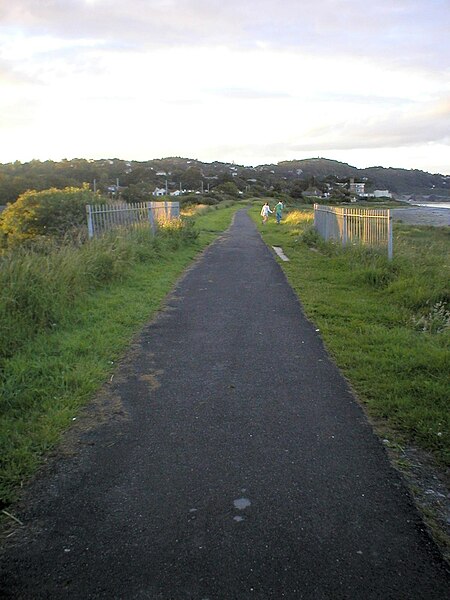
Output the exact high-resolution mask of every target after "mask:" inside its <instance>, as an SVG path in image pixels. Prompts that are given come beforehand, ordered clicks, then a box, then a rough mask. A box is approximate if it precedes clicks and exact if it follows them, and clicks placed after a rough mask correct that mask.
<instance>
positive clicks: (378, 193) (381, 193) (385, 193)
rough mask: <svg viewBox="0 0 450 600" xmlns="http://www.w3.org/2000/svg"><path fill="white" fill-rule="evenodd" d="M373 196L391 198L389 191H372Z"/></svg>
mask: <svg viewBox="0 0 450 600" xmlns="http://www.w3.org/2000/svg"><path fill="white" fill-rule="evenodd" d="M373 195H374V197H375V198H392V194H391V192H390V191H389V190H374V192H373Z"/></svg>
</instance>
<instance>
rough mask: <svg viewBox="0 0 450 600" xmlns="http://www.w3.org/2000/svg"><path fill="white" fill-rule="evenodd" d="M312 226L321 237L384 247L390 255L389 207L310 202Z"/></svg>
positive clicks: (390, 220) (390, 227) (390, 228)
mask: <svg viewBox="0 0 450 600" xmlns="http://www.w3.org/2000/svg"><path fill="white" fill-rule="evenodd" d="M314 227H315V228H316V230H317V231H318V233H319V234H320V235H321V236H322V237H323V238H324V239H325V240H330V239H332V240H338V241H340V242H341V243H342V245H346V244H354V243H360V244H363V245H367V246H378V247H386V248H387V252H388V257H389V260H391V259H392V256H393V244H392V216H391V211H390V210H389V209H366V208H348V207H334V206H322V205H320V204H314Z"/></svg>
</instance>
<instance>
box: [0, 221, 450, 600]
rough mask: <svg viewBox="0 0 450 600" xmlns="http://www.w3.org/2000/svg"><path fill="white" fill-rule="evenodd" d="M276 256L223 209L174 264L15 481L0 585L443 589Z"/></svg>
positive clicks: (119, 589) (38, 592)
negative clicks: (184, 260) (156, 297)
mask: <svg viewBox="0 0 450 600" xmlns="http://www.w3.org/2000/svg"><path fill="white" fill-rule="evenodd" d="M277 260H278V259H276V258H275V255H274V254H273V253H272V251H271V250H270V249H268V248H267V247H266V246H265V244H264V243H263V241H262V240H261V238H260V236H259V234H258V233H257V230H256V228H255V227H254V225H253V224H252V222H251V220H250V218H249V217H248V215H247V214H246V213H245V212H238V213H237V215H236V218H235V220H234V223H233V225H232V226H231V228H230V229H229V230H228V231H227V232H226V233H225V234H224V235H223V236H222V237H221V238H220V239H218V241H216V242H215V243H214V244H212V245H211V246H210V247H209V248H208V249H207V250H206V251H205V252H204V254H203V255H202V257H201V258H200V259H199V260H198V261H197V262H196V263H195V265H194V266H193V267H192V268H191V269H189V271H188V272H187V274H186V275H185V276H184V278H183V279H182V280H181V281H180V282H179V283H178V285H177V286H176V289H175V291H174V294H173V295H172V296H171V298H170V299H169V301H168V304H167V307H166V309H165V310H164V311H162V312H161V314H160V315H159V316H158V317H157V318H156V319H155V320H154V321H153V322H151V323H150V324H149V325H148V326H147V327H146V328H145V329H144V330H143V331H142V334H141V335H140V337H139V338H138V339H137V341H136V343H135V344H134V346H133V347H132V348H131V349H130V351H129V354H128V356H127V357H126V359H125V360H124V361H123V363H122V364H121V365H119V366H118V368H117V372H116V374H115V377H114V379H113V380H112V382H111V383H110V384H108V386H107V389H105V390H104V391H103V393H102V395H101V398H100V399H97V401H96V403H94V404H93V405H92V406H91V407H90V409H89V410H88V411H87V413H86V415H85V417H84V418H80V419H79V421H80V424H79V425H77V427H78V429H75V430H74V431H75V432H76V435H75V436H74V435H73V432H72V441H71V440H70V436H69V438H68V440H69V441H67V440H66V445H65V446H64V447H63V450H64V452H63V450H61V452H62V453H63V455H62V456H59V457H56V458H55V459H54V460H51V461H50V463H49V465H48V467H47V468H46V469H45V470H44V473H43V474H42V475H41V476H40V477H38V478H37V480H36V481H35V482H34V483H33V485H32V486H31V487H30V489H29V490H28V491H27V494H26V496H25V499H24V501H23V505H22V508H21V510H20V512H18V513H17V516H18V517H19V518H20V519H21V520H22V521H23V522H24V526H23V527H20V528H18V530H17V531H16V533H15V535H13V536H12V537H11V538H10V540H9V542H8V544H7V545H6V548H5V550H4V553H3V556H2V562H1V567H2V573H1V578H2V579H1V581H2V583H1V586H0V597H2V598H14V599H32V600H39V599H41V598H42V599H43V598H45V599H58V600H59V599H66V598H73V599H83V600H84V599H91V598H108V599H133V600H134V599H139V600H141V599H149V600H182V599H195V600H246V599H247V598H256V599H261V600H262V599H280V598H290V599H294V598H295V599H297V598H299V599H302V598H304V599H308V600H309V599H311V600H313V599H314V600H322V599H327V600H339V599H352V600H353V599H355V600H359V599H364V600H371V599H377V600H378V599H380V600H381V599H382V600H387V599H395V600H402V599H403V600H416V599H417V600H419V599H420V600H425V599H426V600H433V599H439V600H443V598H446V597H448V592H449V587H448V586H449V583H450V579H449V576H448V571H447V570H446V567H445V564H444V562H443V561H442V559H441V558H440V555H439V553H438V551H437V550H436V548H435V546H434V544H433V543H432V541H431V540H430V538H429V537H428V534H427V532H426V530H425V528H424V526H423V524H422V522H421V520H420V518H419V516H418V514H417V512H416V510H415V508H414V506H413V504H412V501H411V499H410V496H409V494H408V493H407V491H406V489H405V487H404V485H403V483H402V481H401V479H400V477H399V475H398V474H397V473H396V472H395V471H394V470H393V469H392V468H391V466H390V464H389V461H388V458H387V456H386V453H385V451H384V448H383V445H382V443H381V442H380V441H379V440H378V438H377V437H376V436H375V435H374V433H373V431H372V429H371V427H370V425H369V424H368V421H367V419H366V417H365V415H364V413H363V411H362V409H361V408H360V406H359V405H358V403H357V402H356V400H355V399H354V397H353V395H352V393H351V391H350V389H349V386H348V385H347V383H346V381H345V380H344V378H343V377H342V375H341V374H340V372H339V371H338V369H337V368H336V367H335V365H334V364H333V362H332V361H331V360H330V358H329V356H328V355H327V353H326V352H325V350H324V347H323V345H322V342H321V338H320V332H317V331H316V328H315V326H314V324H312V323H311V322H309V321H308V320H307V319H306V318H305V316H304V314H303V312H302V309H301V306H300V303H299V302H298V300H297V298H296V296H295V294H294V293H293V291H292V289H291V288H290V286H289V285H288V283H287V281H286V278H285V276H284V274H283V272H282V270H281V268H280V266H279V264H278V263H277ZM96 420H97V421H98V422H97V423H96ZM83 423H84V425H83ZM75 438H76V440H75V441H74V439H75Z"/></svg>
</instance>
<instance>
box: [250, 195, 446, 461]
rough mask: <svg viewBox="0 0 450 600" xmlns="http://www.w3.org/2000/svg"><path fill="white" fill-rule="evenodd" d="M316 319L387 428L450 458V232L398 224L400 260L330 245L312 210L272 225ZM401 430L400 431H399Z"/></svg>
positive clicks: (268, 232)
mask: <svg viewBox="0 0 450 600" xmlns="http://www.w3.org/2000/svg"><path fill="white" fill-rule="evenodd" d="M259 208H260V203H259V204H258V208H256V207H255V208H254V209H252V211H251V214H252V216H253V217H254V219H255V221H256V222H257V223H258V226H259V229H260V231H261V232H262V235H263V239H264V240H265V242H266V243H267V244H269V245H275V246H281V247H282V248H283V250H284V252H285V253H286V255H287V256H288V257H289V259H290V262H287V263H282V267H283V269H284V270H285V273H286V275H287V277H288V279H289V281H290V283H291V285H292V286H293V288H294V289H295V291H296V292H297V294H298V296H299V298H300V300H301V302H302V304H303V306H304V309H305V312H306V313H307V315H308V316H309V317H310V318H311V319H312V320H313V321H314V322H315V323H316V324H317V326H318V327H319V328H320V331H321V336H322V337H323V339H324V341H325V344H326V346H327V348H328V350H329V351H330V353H331V354H332V356H333V357H334V359H335V361H336V363H337V364H338V366H339V367H340V368H341V370H342V371H343V373H344V374H345V375H346V376H347V378H348V379H349V381H350V382H351V384H352V385H353V387H354V389H355V390H356V392H357V394H358V396H359V398H360V399H361V401H362V402H363V403H364V404H365V405H366V407H367V410H368V413H369V414H370V415H371V416H372V418H373V419H374V421H375V423H376V425H377V427H378V428H379V431H380V433H382V434H383V435H385V436H389V438H390V439H391V440H392V439H395V440H396V442H395V443H396V444H402V443H404V444H407V443H409V444H413V445H416V446H418V447H421V448H422V449H425V450H427V451H429V452H431V453H432V454H433V455H434V457H435V458H436V459H437V461H438V462H439V463H441V464H448V463H449V460H450V444H449V433H450V432H449V389H450V386H449V384H450V381H449V373H450V352H449V341H450V328H449V326H450V312H449V310H450V302H449V301H450V290H449V288H448V282H449V281H450V264H449V260H448V257H449V253H448V249H449V241H450V228H448V227H446V228H433V227H412V226H406V225H397V226H395V229H394V260H393V261H392V262H391V263H389V261H388V260H387V259H386V257H385V256H384V255H382V254H378V253H377V252H374V251H370V250H363V249H361V248H349V249H345V250H344V249H342V248H339V247H337V246H335V245H331V244H325V243H322V242H321V241H320V240H319V239H318V238H317V236H316V235H315V234H314V232H313V231H312V228H311V225H312V219H313V214H312V210H311V208H305V207H303V208H298V209H291V210H290V211H289V212H288V213H287V214H286V218H285V219H284V220H283V222H282V224H281V225H280V226H277V225H276V223H275V222H274V220H273V219H272V220H271V221H270V222H269V223H268V224H267V225H266V226H264V227H262V226H261V224H260V222H259V221H260V218H259ZM390 434H392V437H391V435H390Z"/></svg>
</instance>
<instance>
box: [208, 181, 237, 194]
mask: <svg viewBox="0 0 450 600" xmlns="http://www.w3.org/2000/svg"><path fill="white" fill-rule="evenodd" d="M214 191H215V192H223V193H224V194H227V196H232V197H233V198H237V197H238V196H239V188H238V187H237V185H236V184H235V183H234V182H233V181H227V182H225V183H221V184H220V185H217V186H216V187H215V188H214Z"/></svg>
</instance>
